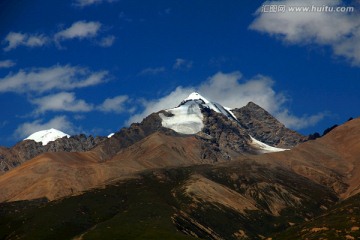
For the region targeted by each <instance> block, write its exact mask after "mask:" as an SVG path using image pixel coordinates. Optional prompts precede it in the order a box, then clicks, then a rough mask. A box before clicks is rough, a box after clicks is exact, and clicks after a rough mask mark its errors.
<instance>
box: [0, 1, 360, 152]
mask: <svg viewBox="0 0 360 240" xmlns="http://www.w3.org/2000/svg"><path fill="white" fill-rule="evenodd" d="M270 5H276V6H278V5H281V6H286V7H288V6H295V5H296V6H312V5H319V6H324V5H327V6H335V7H337V6H351V7H354V12H316V13H309V12H304V11H303V12H296V13H294V12H289V11H288V10H287V11H285V12H277V13H268V12H261V9H262V7H264V6H270ZM359 9H360V8H359V5H358V4H357V3H356V2H351V1H347V2H342V1H340V0H334V1H323V0H314V1H311V0H308V1H296V0H280V1H267V2H264V1H254V0H244V1H238V0H226V1H218V0H194V1H180V0H179V1H176V0H154V1H141V0H138V1H136V0H68V1H65V0H61V1H60V0H57V1H45V0H33V1H31V3H30V1H26V0H18V1H11V0H3V1H0V18H1V21H0V43H1V45H0V47H1V49H0V104H1V109H2V114H1V115H0V145H5V146H11V145H13V144H15V143H16V142H18V141H20V140H21V139H23V138H25V137H27V136H28V135H30V134H31V133H32V132H35V131H38V130H42V129H48V128H50V127H54V128H57V129H59V130H62V131H64V132H66V133H69V134H78V133H86V134H92V135H105V136H106V135H108V134H109V133H111V132H114V131H117V130H119V129H120V128H122V127H124V126H128V125H129V124H130V123H131V122H134V121H135V122H136V121H141V119H142V118H143V117H144V116H146V115H148V114H149V113H151V112H154V111H158V110H160V109H164V108H171V107H174V106H176V105H177V104H178V103H179V101H181V99H183V98H185V97H186V96H187V95H188V94H190V93H191V92H192V91H195V90H196V91H199V92H200V93H201V94H202V95H203V96H206V97H207V98H209V99H210V100H213V101H216V102H219V103H222V104H223V105H225V106H228V107H231V108H235V107H242V106H244V105H245V104H246V103H247V102H248V101H253V102H255V103H257V104H259V105H260V106H262V107H264V108H265V109H267V110H268V111H270V112H271V113H272V114H273V115H274V116H276V117H277V118H279V119H280V120H281V121H282V122H283V123H285V124H286V125H287V126H288V127H290V128H292V129H295V130H298V131H299V132H301V133H303V134H309V133H312V132H314V131H319V132H322V131H323V130H324V129H325V128H326V127H329V126H330V125H333V124H335V123H342V122H344V121H346V120H347V119H348V118H349V117H357V116H359V112H360V110H359V103H360V94H359V92H360V68H359V67H360V17H359V15H358V10H359Z"/></svg>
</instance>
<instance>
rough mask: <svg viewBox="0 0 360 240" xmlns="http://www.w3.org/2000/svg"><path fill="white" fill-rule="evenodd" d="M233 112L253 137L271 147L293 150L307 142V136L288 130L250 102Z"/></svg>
mask: <svg viewBox="0 0 360 240" xmlns="http://www.w3.org/2000/svg"><path fill="white" fill-rule="evenodd" d="M232 112H233V113H234V115H235V116H236V117H237V119H238V121H239V124H240V125H241V127H242V128H244V129H245V130H246V131H247V132H248V133H249V134H250V135H251V136H253V137H254V138H256V139H258V140H260V141H261V142H264V143H266V144H269V145H271V146H276V147H281V148H292V147H294V146H296V145H297V144H299V143H301V142H305V141H306V140H307V138H306V137H305V136H302V135H301V134H299V133H297V132H295V131H293V130H290V129H288V128H286V127H285V126H284V124H282V123H281V122H279V121H278V120H277V119H276V118H274V117H273V116H272V115H271V114H270V113H268V112H267V111H266V110H264V109H263V108H261V107H259V106H258V105H256V104H255V103H253V102H249V103H248V104H247V105H246V106H245V107H242V108H236V109H234V110H232Z"/></svg>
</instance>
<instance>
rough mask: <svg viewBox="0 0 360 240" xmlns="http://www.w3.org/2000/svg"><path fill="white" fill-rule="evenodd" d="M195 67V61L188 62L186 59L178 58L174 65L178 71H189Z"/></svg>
mask: <svg viewBox="0 0 360 240" xmlns="http://www.w3.org/2000/svg"><path fill="white" fill-rule="evenodd" d="M192 66H193V61H190V60H186V59H183V58H177V59H176V60H175V63H174V65H173V69H176V70H181V69H183V70H188V69H190V68H192Z"/></svg>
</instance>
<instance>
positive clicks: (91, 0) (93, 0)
mask: <svg viewBox="0 0 360 240" xmlns="http://www.w3.org/2000/svg"><path fill="white" fill-rule="evenodd" d="M115 1H116V0H75V1H74V3H73V5H74V6H76V7H80V8H83V7H87V6H91V5H95V4H100V3H103V2H108V3H112V2H115Z"/></svg>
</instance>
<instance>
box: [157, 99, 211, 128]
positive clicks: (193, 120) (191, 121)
mask: <svg viewBox="0 0 360 240" xmlns="http://www.w3.org/2000/svg"><path fill="white" fill-rule="evenodd" d="M166 112H168V113H170V114H172V115H173V116H171V117H167V116H165V115H164V114H163V113H160V114H159V116H160V118H161V119H162V122H161V124H162V126H163V127H166V128H170V129H172V130H174V131H175V132H178V133H183V134H195V133H198V132H200V131H201V129H202V128H203V127H204V124H203V115H202V113H201V109H200V107H199V105H198V104H197V103H195V102H192V101H190V102H187V103H184V104H183V105H181V106H179V107H176V108H172V109H168V110H166Z"/></svg>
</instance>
